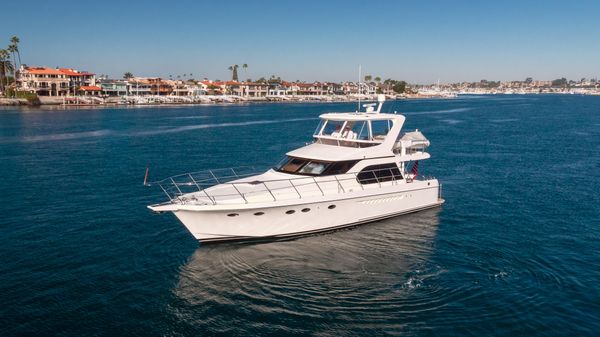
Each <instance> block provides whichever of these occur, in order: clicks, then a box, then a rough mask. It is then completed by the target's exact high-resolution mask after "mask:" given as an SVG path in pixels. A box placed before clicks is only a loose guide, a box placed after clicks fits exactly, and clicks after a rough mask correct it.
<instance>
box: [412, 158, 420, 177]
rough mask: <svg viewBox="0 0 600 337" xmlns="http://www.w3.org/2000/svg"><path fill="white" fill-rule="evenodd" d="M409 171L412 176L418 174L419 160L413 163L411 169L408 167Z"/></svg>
mask: <svg viewBox="0 0 600 337" xmlns="http://www.w3.org/2000/svg"><path fill="white" fill-rule="evenodd" d="M410 172H411V173H412V174H413V178H416V177H417V176H418V175H419V161H418V160H417V161H416V162H415V163H414V164H413V166H412V169H410Z"/></svg>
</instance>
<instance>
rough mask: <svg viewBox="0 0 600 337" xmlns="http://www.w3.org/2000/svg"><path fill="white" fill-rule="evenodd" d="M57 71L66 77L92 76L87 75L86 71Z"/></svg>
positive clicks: (60, 69)
mask: <svg viewBox="0 0 600 337" xmlns="http://www.w3.org/2000/svg"><path fill="white" fill-rule="evenodd" d="M58 70H59V71H60V72H61V73H63V74H65V75H68V76H91V75H94V74H92V73H88V72H87V71H77V70H73V69H68V68H59V69H58Z"/></svg>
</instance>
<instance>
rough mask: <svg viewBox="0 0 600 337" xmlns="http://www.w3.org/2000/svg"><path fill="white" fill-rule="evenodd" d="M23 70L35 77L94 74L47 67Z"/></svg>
mask: <svg viewBox="0 0 600 337" xmlns="http://www.w3.org/2000/svg"><path fill="white" fill-rule="evenodd" d="M25 70H27V72H29V73H30V74H35V75H67V76H92V75H94V74H92V73H88V72H85V71H82V72H79V71H76V70H73V69H67V68H58V69H54V68H48V67H26V68H25Z"/></svg>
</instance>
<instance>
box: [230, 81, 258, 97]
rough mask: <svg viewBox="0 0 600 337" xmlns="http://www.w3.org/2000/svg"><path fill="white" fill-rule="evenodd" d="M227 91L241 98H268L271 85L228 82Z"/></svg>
mask: <svg viewBox="0 0 600 337" xmlns="http://www.w3.org/2000/svg"><path fill="white" fill-rule="evenodd" d="M225 90H226V92H227V93H228V94H230V95H234V96H239V97H267V94H268V93H269V84H268V83H255V82H237V81H228V82H225Z"/></svg>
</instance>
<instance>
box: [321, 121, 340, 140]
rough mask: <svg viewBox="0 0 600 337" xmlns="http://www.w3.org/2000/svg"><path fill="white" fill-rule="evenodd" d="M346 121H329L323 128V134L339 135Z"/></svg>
mask: <svg viewBox="0 0 600 337" xmlns="http://www.w3.org/2000/svg"><path fill="white" fill-rule="evenodd" d="M343 126H344V121H327V123H325V128H323V133H322V135H323V136H332V137H339V136H341V133H342V127H343Z"/></svg>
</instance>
